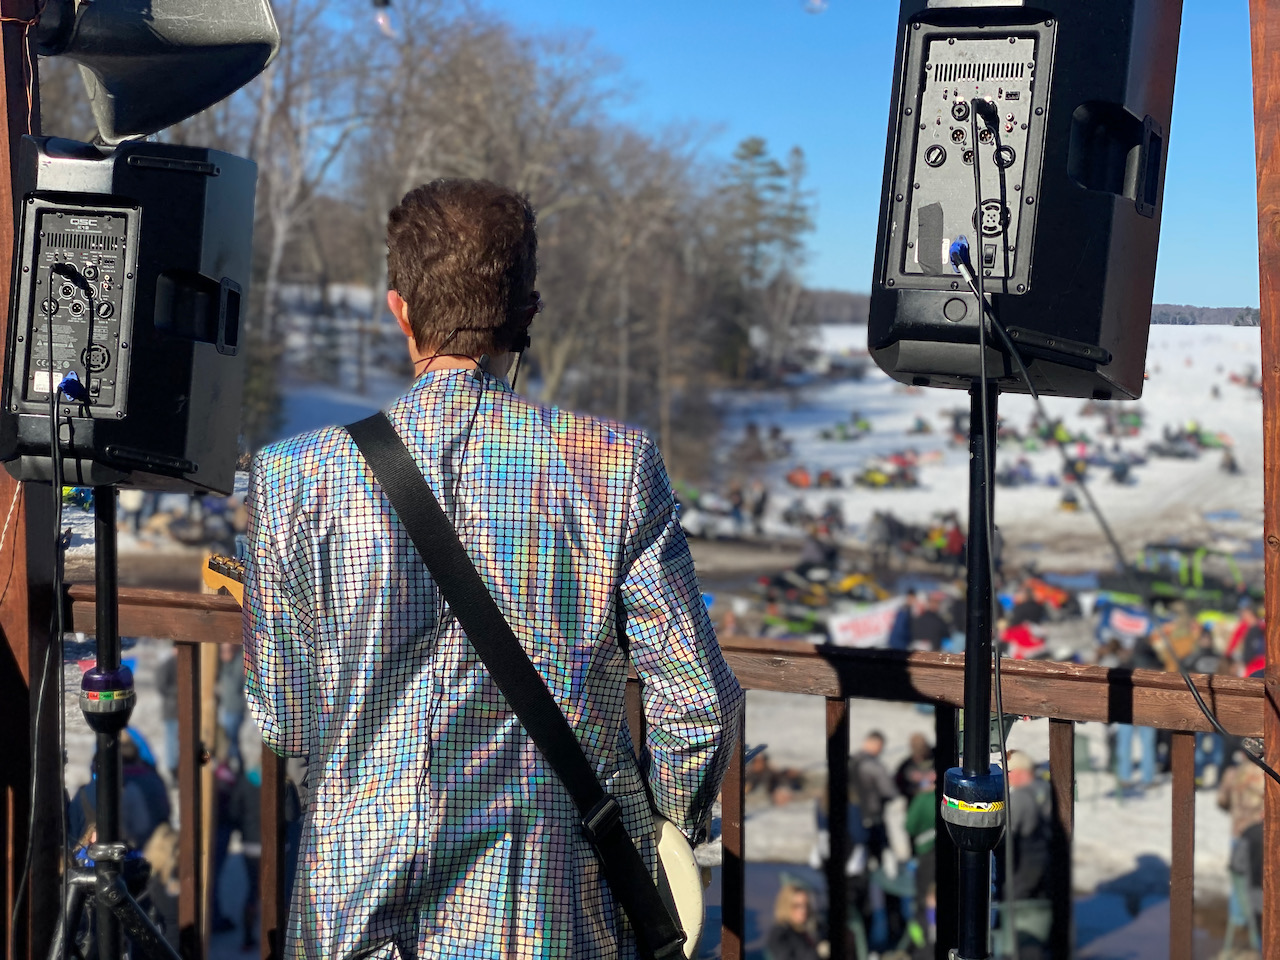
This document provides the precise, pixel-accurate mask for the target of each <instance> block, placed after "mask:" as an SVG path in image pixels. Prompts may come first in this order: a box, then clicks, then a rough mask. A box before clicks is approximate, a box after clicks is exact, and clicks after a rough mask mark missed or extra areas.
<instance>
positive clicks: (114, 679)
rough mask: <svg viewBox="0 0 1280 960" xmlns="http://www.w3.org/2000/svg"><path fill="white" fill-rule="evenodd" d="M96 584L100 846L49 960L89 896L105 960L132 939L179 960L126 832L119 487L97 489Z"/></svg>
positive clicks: (86, 683) (79, 881)
mask: <svg viewBox="0 0 1280 960" xmlns="http://www.w3.org/2000/svg"><path fill="white" fill-rule="evenodd" d="M93 513H94V516H93V526H94V539H95V544H94V554H95V556H94V579H95V582H96V586H97V590H96V613H97V631H96V632H97V642H96V644H95V646H96V649H97V660H96V662H95V663H94V666H93V668H92V669H90V670H89V671H88V672H86V673H85V675H84V679H83V680H82V681H81V684H80V711H81V712H82V713H83V714H84V718H85V721H86V722H87V723H88V724H89V726H90V727H91V728H92V729H93V731H94V732H95V733H96V734H97V740H98V755H97V761H96V762H97V783H96V785H95V786H94V807H95V821H96V824H95V826H96V829H97V839H96V841H95V842H94V843H91V844H90V845H89V858H90V860H92V861H93V866H92V867H91V868H84V867H75V868H73V869H72V870H71V871H69V875H68V878H67V879H68V902H67V903H66V904H64V910H63V915H62V927H61V929H59V930H58V931H57V933H56V934H55V936H54V939H53V943H52V946H51V949H50V960H61V958H62V954H63V952H64V950H66V947H67V945H68V944H69V942H71V941H73V940H74V938H75V932H76V929H77V928H78V925H79V921H80V911H79V908H78V905H79V904H82V903H83V902H84V900H85V899H86V898H88V897H90V895H89V894H88V890H89V888H90V886H91V887H92V890H93V892H92V895H91V899H92V901H93V906H94V912H95V914H96V921H97V923H96V927H97V947H98V950H97V958H98V960H121V958H122V957H123V956H124V955H125V954H124V942H123V940H122V937H121V934H122V933H127V934H128V936H129V939H130V940H132V941H133V943H134V944H135V945H136V946H137V947H138V948H139V949H140V951H141V952H142V953H143V954H145V955H146V956H147V957H150V958H153V960H179V958H178V954H177V952H176V951H175V950H174V949H173V948H172V947H170V946H169V944H168V943H167V942H165V939H164V937H163V936H161V934H160V932H159V931H158V930H156V928H155V925H154V924H152V923H151V920H150V919H149V918H148V917H147V915H146V913H145V912H144V911H143V910H142V908H141V907H140V906H138V903H137V901H136V900H134V899H133V896H132V895H131V894H130V892H129V886H130V883H129V881H130V880H133V881H134V882H135V886H136V885H137V881H138V880H139V879H140V880H141V883H142V884H145V882H146V870H147V867H146V864H145V862H144V861H143V860H142V859H141V858H140V857H139V856H138V852H137V851H130V850H129V849H128V847H127V846H126V844H125V842H124V837H123V836H122V833H123V831H122V830H121V827H120V805H121V796H122V794H123V788H124V782H123V774H122V771H121V764H120V734H121V733H122V732H123V731H124V729H125V728H126V727H127V726H128V725H129V717H130V715H131V714H132V713H133V706H134V702H135V700H136V694H135V692H134V689H133V671H132V670H130V669H129V668H128V667H127V666H125V665H124V663H123V661H122V660H121V658H120V617H119V615H120V597H119V589H118V586H119V582H118V579H117V574H116V571H117V566H116V488H115V487H114V486H100V487H94V488H93Z"/></svg>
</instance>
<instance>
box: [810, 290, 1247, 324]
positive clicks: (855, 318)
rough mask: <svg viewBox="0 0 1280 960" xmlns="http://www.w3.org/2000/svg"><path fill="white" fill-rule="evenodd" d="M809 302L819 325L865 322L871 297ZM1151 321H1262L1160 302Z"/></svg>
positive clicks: (827, 295) (1242, 313)
mask: <svg viewBox="0 0 1280 960" xmlns="http://www.w3.org/2000/svg"><path fill="white" fill-rule="evenodd" d="M809 303H810V304H811V309H812V311H813V319H814V322H816V323H824V324H838V323H866V322H867V315H868V311H869V310H870V307H871V296H870V294H866V293H849V292H848V291H845V290H810V291H809ZM1151 322H1152V323H1165V324H1177V325H1179V326H1192V325H1194V324H1217V325H1218V326H1229V327H1256V326H1258V325H1259V323H1260V322H1261V318H1260V316H1259V314H1258V308H1257V307H1192V306H1186V305H1181V304H1170V303H1157V304H1155V305H1153V306H1152V308H1151Z"/></svg>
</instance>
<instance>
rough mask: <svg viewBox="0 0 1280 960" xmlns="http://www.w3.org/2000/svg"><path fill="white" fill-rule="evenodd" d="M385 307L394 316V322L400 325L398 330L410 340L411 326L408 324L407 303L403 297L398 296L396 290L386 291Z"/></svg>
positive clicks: (411, 334) (411, 337)
mask: <svg viewBox="0 0 1280 960" xmlns="http://www.w3.org/2000/svg"><path fill="white" fill-rule="evenodd" d="M387 309H388V310H390V311H391V315H392V316H393V317H395V318H396V323H397V324H398V325H399V327H400V332H401V333H403V334H404V335H405V336H406V337H408V338H409V339H410V340H412V339H413V327H412V326H410V324H409V305H408V304H407V303H405V302H404V297H402V296H400V292H399V291H398V290H388V291H387Z"/></svg>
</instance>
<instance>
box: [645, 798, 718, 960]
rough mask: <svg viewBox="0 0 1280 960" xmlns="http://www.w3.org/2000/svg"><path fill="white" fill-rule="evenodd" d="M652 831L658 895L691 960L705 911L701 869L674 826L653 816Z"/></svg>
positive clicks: (700, 933) (686, 955)
mask: <svg viewBox="0 0 1280 960" xmlns="http://www.w3.org/2000/svg"><path fill="white" fill-rule="evenodd" d="M653 829H654V834H655V838H656V839H657V842H658V892H659V893H660V894H662V899H663V900H664V901H665V902H666V904H667V908H668V909H669V910H670V911H671V912H672V913H673V914H674V915H675V918H676V921H677V922H678V923H679V924H680V929H681V930H683V931H684V955H685V960H693V958H694V957H695V956H697V954H698V940H699V938H700V937H701V936H702V923H703V917H704V912H705V911H704V909H703V902H702V890H703V887H704V886H705V884H704V883H703V878H702V868H701V867H699V866H698V863H697V861H696V860H694V858H693V847H691V846H689V841H688V840H687V839H685V835H684V834H683V833H681V832H680V830H679V828H678V827H677V826H676V825H675V824H674V823H672V822H671V821H670V820H668V819H667V818H666V817H663V816H661V815H659V814H656V813H655V814H654V815H653ZM707 879H708V880H709V879H710V876H708V878H707Z"/></svg>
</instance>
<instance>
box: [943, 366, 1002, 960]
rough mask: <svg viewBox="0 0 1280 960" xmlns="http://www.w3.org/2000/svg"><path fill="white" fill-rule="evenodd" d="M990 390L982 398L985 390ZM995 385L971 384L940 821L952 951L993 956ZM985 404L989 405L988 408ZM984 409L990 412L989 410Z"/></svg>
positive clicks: (972, 959) (998, 785)
mask: <svg viewBox="0 0 1280 960" xmlns="http://www.w3.org/2000/svg"><path fill="white" fill-rule="evenodd" d="M984 394H985V396H984ZM998 395H999V389H998V387H997V386H996V385H995V384H994V383H975V384H973V385H972V386H971V387H970V388H969V538H968V552H967V567H968V577H967V596H966V601H965V603H966V613H967V617H966V620H967V622H966V624H965V647H964V754H963V756H962V758H961V761H960V766H959V767H952V768H951V769H950V770H948V771H947V774H946V778H945V781H944V786H943V801H942V819H943V820H944V821H945V822H946V825H947V832H948V833H950V834H951V837H952V839H953V840H954V841H955V844H956V847H957V848H958V851H959V860H960V891H959V892H960V909H959V911H958V912H959V936H958V937H957V938H956V944H957V945H956V948H955V950H953V951H952V954H951V955H952V957H954V958H956V960H988V958H989V957H990V956H991V853H992V851H993V850H994V849H995V847H996V844H998V843H999V842H1000V837H1001V835H1002V834H1003V833H1004V822H1005V810H1004V774H1003V773H1002V772H1001V771H1000V768H999V767H993V766H992V765H991V649H992V637H991V634H992V627H993V624H992V617H991V601H992V591H993V590H994V584H993V583H992V582H991V556H990V554H989V553H988V547H990V546H991V544H989V543H988V541H987V530H988V529H989V523H990V520H991V506H992V490H991V487H990V485H989V484H988V482H987V479H988V478H987V472H988V466H990V468H991V469H992V471H994V467H995V450H996V398H997V396H998ZM984 407H985V411H984ZM984 413H985V416H984Z"/></svg>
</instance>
